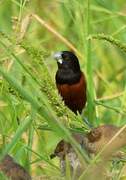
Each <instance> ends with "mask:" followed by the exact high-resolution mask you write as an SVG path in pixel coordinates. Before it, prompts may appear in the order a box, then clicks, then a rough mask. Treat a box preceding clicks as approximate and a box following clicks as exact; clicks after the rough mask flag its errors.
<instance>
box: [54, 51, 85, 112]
mask: <svg viewBox="0 0 126 180" xmlns="http://www.w3.org/2000/svg"><path fill="white" fill-rule="evenodd" d="M54 58H55V59H56V60H57V64H58V70H57V72H56V76H55V79H56V86H57V88H58V91H59V93H60V95H61V96H62V98H63V100H64V103H65V105H66V106H68V108H70V109H71V110H72V111H73V112H74V113H77V111H78V112H80V113H81V112H82V109H83V108H84V106H85V104H86V80H85V76H84V73H83V72H82V71H81V70H80V65H79V61H78V58H77V57H76V56H75V54H73V53H72V52H69V51H61V52H58V53H56V54H55V55H54Z"/></svg>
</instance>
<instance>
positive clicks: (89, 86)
mask: <svg viewBox="0 0 126 180" xmlns="http://www.w3.org/2000/svg"><path fill="white" fill-rule="evenodd" d="M86 21H87V22H86V30H87V31H86V42H87V47H86V56H87V58H86V59H87V60H86V61H87V64H86V69H87V89H88V92H87V102H88V105H87V106H88V108H87V109H88V119H89V121H90V122H93V119H94V103H93V100H94V86H93V68H92V58H91V41H90V39H89V38H87V37H88V36H89V35H90V33H91V26H90V0H87V17H86Z"/></svg>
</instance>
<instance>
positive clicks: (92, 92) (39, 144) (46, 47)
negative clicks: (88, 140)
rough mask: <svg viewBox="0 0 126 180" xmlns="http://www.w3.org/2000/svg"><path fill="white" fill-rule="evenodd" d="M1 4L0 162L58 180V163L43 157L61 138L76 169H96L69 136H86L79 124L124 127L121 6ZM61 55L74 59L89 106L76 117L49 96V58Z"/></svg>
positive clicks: (71, 0)
mask: <svg viewBox="0 0 126 180" xmlns="http://www.w3.org/2000/svg"><path fill="white" fill-rule="evenodd" d="M0 3H1V4H0V5H1V6H0V31H1V34H0V37H1V40H0V51H1V54H0V65H1V66H0V135H1V136H0V143H1V152H2V153H1V155H0V158H1V159H2V158H3V156H4V155H5V154H6V153H11V154H13V156H14V157H15V158H16V159H17V160H18V161H19V162H20V163H21V164H22V165H23V166H25V167H26V168H27V169H28V170H29V171H31V173H32V176H33V177H36V176H44V175H46V176H47V177H48V178H50V177H53V178H59V179H60V178H61V176H60V175H61V174H60V172H59V162H57V159H54V160H50V158H49V155H50V154H51V153H52V151H53V149H54V148H55V146H56V144H57V142H58V141H59V140H60V139H62V138H65V139H66V140H67V141H69V142H71V143H72V146H73V148H74V149H75V151H76V152H77V153H78V155H79V158H80V159H81V161H82V162H83V166H84V167H85V166H87V165H89V166H87V167H88V169H92V167H94V165H95V163H96V161H95V160H93V161H90V158H89V157H88V156H87V154H86V153H85V152H83V151H82V149H81V148H80V146H79V145H78V144H77V143H76V142H75V140H74V139H73V138H72V136H71V131H75V132H78V131H79V132H83V133H86V132H87V130H88V131H89V130H90V127H88V126H87V125H86V124H85V123H84V121H83V119H85V118H86V119H87V120H88V121H89V122H90V124H92V126H96V125H100V124H114V125H117V126H122V125H124V124H125V123H126V110H125V108H126V103H125V102H126V101H125V99H126V93H125V92H126V91H125V85H126V81H125V79H126V71H125V67H126V66H125V58H126V55H125V51H126V45H125V40H126V35H125V30H126V28H125V20H126V14H125V8H124V4H125V1H124V0H122V1H116V2H112V1H111V2H110V1H109V0H106V1H99V0H92V1H91V0H86V1H83V0H79V1H75V0H65V1H55V0H54V1H53V2H49V1H45V0H43V1H39V0H37V1H34V0H33V1H32V2H31V1H26V0H24V1H23V0H20V1H17V0H11V1H1V2H0ZM5 12H7V13H6V14H7V16H4V13H5ZM31 15H32V16H31ZM14 16H15V18H14ZM22 38H24V39H22ZM108 42H109V43H108ZM66 49H68V50H73V51H75V53H76V54H77V55H78V58H79V60H80V64H81V68H82V70H83V71H84V72H85V74H86V79H87V87H88V90H87V95H88V101H87V106H86V108H85V110H84V112H83V114H82V116H79V115H78V116H75V115H74V114H73V113H72V112H71V111H70V110H69V109H68V108H66V107H65V106H64V104H63V102H62V100H61V98H60V97H59V96H58V93H57V91H56V88H55V82H54V76H55V72H56V65H55V62H54V61H53V60H52V58H51V54H52V53H53V52H55V51H57V50H58V51H59V50H66ZM5 125H6V126H5ZM69 129H70V130H71V131H69ZM7 144H8V145H7ZM109 147H110V146H109ZM90 162H91V164H90ZM66 164H67V171H66V177H67V179H71V175H70V170H69V162H67V161H66ZM53 166H54V167H53ZM98 167H99V169H100V166H98ZM124 167H125V163H124V165H123V166H122V168H124ZM53 168H55V171H54V170H52V169H53ZM88 169H87V171H88ZM94 171H95V170H94ZM101 171H102V168H101ZM85 172H86V171H85ZM92 173H94V172H92ZM110 173H111V170H110ZM114 173H116V168H115V171H114ZM94 174H95V173H94ZM84 176H85V175H84V174H82V175H81V177H80V179H83V178H84ZM90 177H92V176H90V174H89V175H88V178H90Z"/></svg>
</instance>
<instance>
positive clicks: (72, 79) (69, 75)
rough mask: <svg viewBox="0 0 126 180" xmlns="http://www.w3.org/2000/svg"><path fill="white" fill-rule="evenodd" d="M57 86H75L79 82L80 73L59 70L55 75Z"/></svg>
mask: <svg viewBox="0 0 126 180" xmlns="http://www.w3.org/2000/svg"><path fill="white" fill-rule="evenodd" d="M55 78H56V83H57V84H75V83H77V82H79V81H80V78H81V71H78V72H76V73H75V72H73V71H67V70H64V69H59V70H58V71H57V73H56V77H55Z"/></svg>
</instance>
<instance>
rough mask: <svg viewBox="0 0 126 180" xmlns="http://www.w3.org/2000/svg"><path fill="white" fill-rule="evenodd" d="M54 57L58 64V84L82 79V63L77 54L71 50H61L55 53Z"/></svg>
mask: <svg viewBox="0 0 126 180" xmlns="http://www.w3.org/2000/svg"><path fill="white" fill-rule="evenodd" d="M54 58H55V59H56V61H57V64H58V71H57V73H56V82H57V83H58V84H73V83H76V82H78V81H79V80H80V76H81V71H80V65H79V61H78V58H77V57H76V56H75V54H73V53H72V52H70V51H61V52H57V53H55V55H54Z"/></svg>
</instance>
